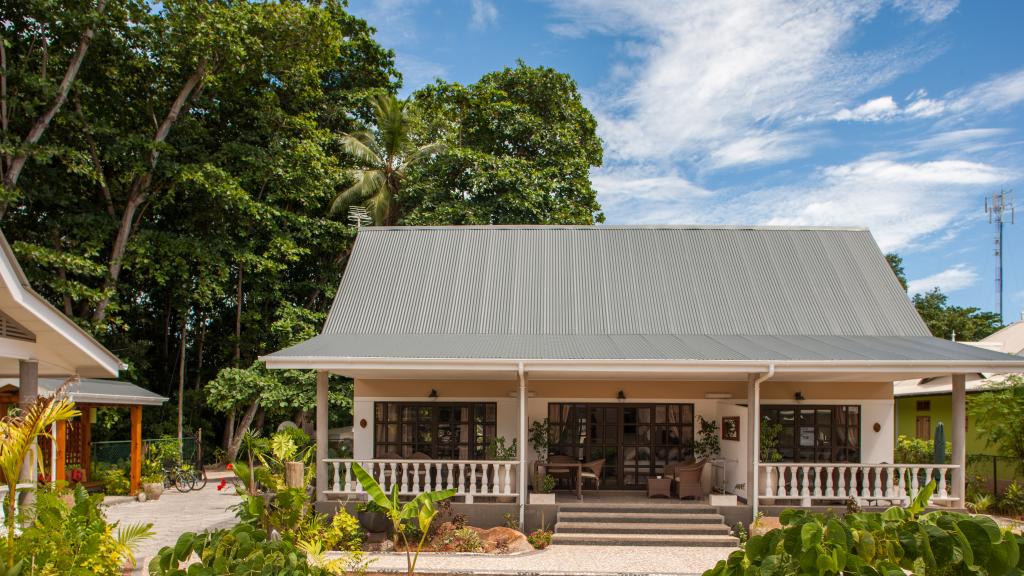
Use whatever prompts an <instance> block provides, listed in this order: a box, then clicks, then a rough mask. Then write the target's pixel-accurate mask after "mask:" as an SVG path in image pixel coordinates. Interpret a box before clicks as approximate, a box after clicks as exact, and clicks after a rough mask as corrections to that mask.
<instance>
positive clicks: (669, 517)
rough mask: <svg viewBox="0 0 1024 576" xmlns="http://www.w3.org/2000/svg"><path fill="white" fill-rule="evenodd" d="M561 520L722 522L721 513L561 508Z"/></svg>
mask: <svg viewBox="0 0 1024 576" xmlns="http://www.w3.org/2000/svg"><path fill="white" fill-rule="evenodd" d="M558 521H559V522H587V523H593V524H598V523H605V524H607V523H616V522H625V523H640V522H643V523H660V524H722V523H723V522H724V518H723V517H722V515H721V514H704V513H700V514H691V513H685V514H667V513H664V512H646V511H645V512H575V511H565V510H561V511H559V512H558Z"/></svg>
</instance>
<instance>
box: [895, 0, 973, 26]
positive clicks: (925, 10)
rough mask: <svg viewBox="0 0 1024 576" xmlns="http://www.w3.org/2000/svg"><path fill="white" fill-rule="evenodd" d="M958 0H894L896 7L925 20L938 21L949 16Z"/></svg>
mask: <svg viewBox="0 0 1024 576" xmlns="http://www.w3.org/2000/svg"><path fill="white" fill-rule="evenodd" d="M959 3H960V2H959V0H895V2H894V4H895V5H896V7H897V8H899V9H901V10H903V11H905V12H909V13H910V14H912V15H914V16H915V17H916V18H919V19H921V20H923V21H925V22H938V21H940V20H943V19H945V18H946V16H949V14H950V13H951V12H953V10H955V9H956V7H957V5H958V4H959Z"/></svg>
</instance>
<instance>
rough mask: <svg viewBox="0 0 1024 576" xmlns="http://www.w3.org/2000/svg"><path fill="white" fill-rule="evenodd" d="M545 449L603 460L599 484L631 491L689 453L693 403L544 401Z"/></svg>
mask: <svg viewBox="0 0 1024 576" xmlns="http://www.w3.org/2000/svg"><path fill="white" fill-rule="evenodd" d="M548 425H549V427H550V428H549V435H550V438H551V446H550V453H551V454H564V455H567V456H571V457H572V458H575V459H577V460H582V461H584V462H590V461H593V460H598V459H601V458H603V459H604V460H605V464H604V468H603V469H602V470H601V488H602V489H604V488H608V489H635V488H645V487H646V486H647V477H648V476H652V475H657V474H660V473H661V471H662V469H663V468H664V467H665V466H666V465H667V464H673V463H675V462H680V461H682V460H685V459H687V458H691V457H692V456H693V404H609V403H595V404H581V403H550V404H548Z"/></svg>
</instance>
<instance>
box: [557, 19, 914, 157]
mask: <svg viewBox="0 0 1024 576" xmlns="http://www.w3.org/2000/svg"><path fill="white" fill-rule="evenodd" d="M551 1H552V2H553V3H554V5H555V7H556V12H557V14H558V21H557V24H555V25H554V26H552V27H551V29H552V30H553V31H554V32H555V33H558V34H564V35H571V36H581V35H585V34H587V33H600V34H614V35H618V36H621V37H622V39H621V41H620V44H619V46H620V50H619V58H620V59H621V60H622V61H623V63H619V65H617V66H616V67H615V70H616V71H617V72H616V74H615V75H614V76H612V77H610V78H609V79H608V80H607V82H606V84H605V85H603V86H600V87H598V88H595V89H593V90H590V93H591V96H592V101H593V109H594V111H595V114H596V115H597V117H598V126H599V129H600V132H601V136H602V138H603V139H604V141H605V144H606V146H605V151H606V155H607V156H608V158H609V159H611V160H621V161H644V162H646V161H655V162H661V161H680V160H682V161H686V162H691V163H694V164H696V165H698V166H700V167H702V168H706V169H716V168H723V167H732V166H740V165H743V164H767V163H778V162H783V161H786V160H788V159H791V158H796V157H800V156H803V155H805V154H807V153H808V151H809V150H810V149H811V148H812V147H813V144H814V142H813V141H812V140H811V136H812V135H809V134H807V133H806V130H807V129H808V123H809V122H814V121H818V120H820V119H825V118H829V117H831V116H833V115H834V114H835V113H836V111H837V110H838V109H840V108H842V107H843V106H844V105H845V104H846V103H847V102H850V101H851V99H855V98H857V97H858V96H859V95H863V94H865V93H867V92H869V91H871V90H872V89H875V88H877V87H879V86H881V85H883V84H884V83H885V82H887V81H889V80H891V79H893V78H895V77H896V76H898V75H900V74H902V73H903V72H905V71H906V70H908V69H910V68H913V67H914V66H916V65H917V64H919V63H920V62H922V61H924V60H927V59H929V58H931V57H932V56H933V54H932V53H931V48H932V47H930V46H925V47H924V48H918V47H911V46H910V45H909V44H908V45H905V46H900V47H895V48H889V49H885V50H881V51H877V52H868V53H861V54H856V55H854V54H851V53H848V52H847V51H845V48H846V46H847V45H848V44H849V42H850V41H851V39H852V37H853V34H854V32H855V30H856V29H857V27H858V26H859V25H860V24H863V23H864V22H866V21H868V20H870V19H871V18H873V17H874V16H875V15H876V14H877V12H878V10H879V7H880V3H879V2H876V1H872V0H865V1H863V2H831V1H827V0H799V1H798V0H774V1H763V2H750V1H748V0H728V1H727V0H722V1H718V2H676V1H674V0H660V1H653V0H652V1H647V2H639V3H638V2H634V1H632V0H611V1H602V0H551ZM624 70H628V71H629V73H628V74H623V71H624Z"/></svg>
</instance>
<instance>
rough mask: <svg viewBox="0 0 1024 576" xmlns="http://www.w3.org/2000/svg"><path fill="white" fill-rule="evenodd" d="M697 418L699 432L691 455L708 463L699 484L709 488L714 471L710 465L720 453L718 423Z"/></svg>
mask: <svg viewBox="0 0 1024 576" xmlns="http://www.w3.org/2000/svg"><path fill="white" fill-rule="evenodd" d="M699 418H700V431H699V432H698V434H697V441H696V442H694V444H693V455H694V457H696V458H697V459H698V460H701V459H706V460H707V461H708V465H707V466H704V471H703V473H702V474H701V479H700V482H701V485H702V486H708V487H711V482H712V478H711V477H712V472H713V470H714V467H713V466H712V465H711V463H712V461H714V460H715V459H716V458H718V456H719V454H721V453H722V445H721V444H720V443H719V440H718V421H717V420H705V419H704V417H703V416H700V417H699ZM712 488H713V487H712ZM712 491H713V490H711V489H707V490H705V492H712Z"/></svg>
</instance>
